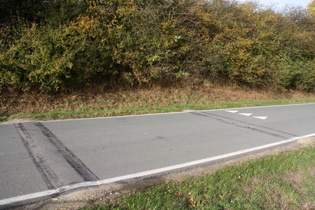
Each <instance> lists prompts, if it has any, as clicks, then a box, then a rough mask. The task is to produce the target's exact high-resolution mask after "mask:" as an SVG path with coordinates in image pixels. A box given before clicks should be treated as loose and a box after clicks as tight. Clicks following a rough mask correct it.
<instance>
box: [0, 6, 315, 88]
mask: <svg viewBox="0 0 315 210" xmlns="http://www.w3.org/2000/svg"><path fill="white" fill-rule="evenodd" d="M3 2H13V3H15V4H12V8H8V7H6V6H3V4H5V3H3ZM1 10H2V13H1V14H2V15H1V20H0V21H1V29H0V30H1V31H0V33H1V34H0V38H1V40H0V46H1V54H0V87H1V88H2V90H6V91H8V90H11V91H16V90H22V91H42V92H55V91H64V90H67V89H83V88H85V87H86V86H94V85H103V86H108V87H117V86H124V85H128V86H139V85H153V84H157V85H166V86H167V85H173V84H174V83H177V82H183V81H184V82H193V83H202V82H203V81H206V80H210V81H216V82H221V83H235V84H238V85H240V86H246V87H250V88H276V89H278V90H290V89H297V90H303V91H315V59H314V58H315V47H314V46H315V17H314V16H312V15H311V14H310V13H307V10H303V9H299V8H290V9H288V10H287V11H283V12H281V13H280V12H275V11H273V10H271V9H266V8H263V7H260V6H259V5H257V4H255V3H245V4H240V3H238V2H236V1H229V0H211V1H201V0H67V1H64V0H49V1H47V0H46V1H39V0H33V1H31V0H29V1H17V0H15V1H14V0H12V1H10V0H3V1H2V5H1ZM310 11H313V10H310Z"/></svg>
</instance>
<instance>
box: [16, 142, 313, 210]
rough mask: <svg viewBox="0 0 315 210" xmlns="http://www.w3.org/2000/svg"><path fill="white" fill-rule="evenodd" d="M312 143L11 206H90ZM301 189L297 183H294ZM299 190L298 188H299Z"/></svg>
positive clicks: (53, 207)
mask: <svg viewBox="0 0 315 210" xmlns="http://www.w3.org/2000/svg"><path fill="white" fill-rule="evenodd" d="M309 146H315V137H312V138H305V139H300V140H297V141H296V142H294V143H292V144H290V145H286V146H282V147H276V148H273V149H269V150H265V151H263V152H259V153H256V154H250V155H247V156H244V157H240V158H237V159H233V160H230V161H226V162H221V163H216V164H212V165H208V166H204V167H198V168H194V169H191V170H186V171H182V172H179V173H171V174H168V175H165V176H162V177H157V178H151V179H146V180H141V181H136V182H130V183H127V184H112V185H105V186H100V187H97V188H90V189H83V190H77V191H74V192H71V193H67V194H64V195H61V196H59V197H57V198H52V199H49V200H45V201H41V202H38V203H35V204H31V205H26V206H23V207H18V208H15V209H80V208H83V207H88V206H94V205H97V204H103V203H108V202H109V203H115V199H116V198H117V196H121V195H125V194H129V193H133V192H136V191H141V190H144V189H145V188H146V187H148V186H150V185H154V184H159V183H164V182H168V181H173V180H181V179H184V178H186V177H194V176H200V175H203V174H206V173H210V172H213V171H215V170H218V169H221V168H223V167H225V166H231V165H237V164H241V163H243V162H244V161H247V160H252V159H256V158H259V157H263V156H266V155H272V154H277V153H281V152H286V151H293V150H297V149H301V148H303V147H309ZM296 179H303V177H302V175H301V174H296ZM297 187H299V188H300V189H301V187H300V186H297ZM301 190H302V189H301ZM310 207H312V206H311V204H307V203H305V209H310Z"/></svg>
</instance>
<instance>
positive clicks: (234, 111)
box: [225, 110, 238, 113]
mask: <svg viewBox="0 0 315 210" xmlns="http://www.w3.org/2000/svg"><path fill="white" fill-rule="evenodd" d="M225 111H226V112H230V113H237V112H238V110H225Z"/></svg>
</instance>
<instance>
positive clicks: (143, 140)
mask: <svg viewBox="0 0 315 210" xmlns="http://www.w3.org/2000/svg"><path fill="white" fill-rule="evenodd" d="M314 133H315V104H300V105H285V106H269V107H254V108H239V109H237V108H235V109H222V110H210V111H187V112H181V113H167V114H152V115H139V116H124V117H107V118H95V119H76V120H56V121H42V122H24V123H14V124H0V208H5V207H8V206H14V205H19V204H23V203H27V202H30V201H34V200H38V199H43V198H48V197H52V196H56V195H59V194H60V193H63V192H65V191H69V190H73V189H78V188H82V187H91V186H99V185H103V184H108V183H116V182H118V183H119V182H128V181H131V180H134V179H142V178H145V177H151V176H156V175H161V174H165V173H171V172H173V171H178V170H183V169H186V168H189V167H196V166H199V165H205V164H211V163H213V162H215V161H222V160H224V159H229V158H233V157H236V156H238V155H244V154H246V153H249V152H255V151H259V150H262V149H266V148H269V147H273V146H277V145H282V144H288V143H290V142H293V141H294V140H296V139H298V138H299V137H302V136H312V135H315V134H314Z"/></svg>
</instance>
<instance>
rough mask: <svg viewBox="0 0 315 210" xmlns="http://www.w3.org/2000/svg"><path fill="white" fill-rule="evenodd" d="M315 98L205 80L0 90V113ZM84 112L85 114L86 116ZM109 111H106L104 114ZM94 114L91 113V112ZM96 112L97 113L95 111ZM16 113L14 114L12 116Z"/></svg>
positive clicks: (307, 95) (309, 94)
mask: <svg viewBox="0 0 315 210" xmlns="http://www.w3.org/2000/svg"><path fill="white" fill-rule="evenodd" d="M306 98H315V94H311V93H303V92H286V93H277V92H273V91H271V90H269V91H259V90H244V89H241V88H239V87H233V86H224V87H223V86H219V85H212V84H205V85H203V86H185V87H169V88H161V87H154V88H150V89H149V88H142V89H141V88H139V89H129V90H118V91H113V90H112V91H106V92H104V91H98V90H97V89H96V88H95V89H90V90H85V91H80V92H72V93H68V94H56V95H45V94H35V93H33V94H28V93H21V94H17V93H15V94H12V93H11V94H9V93H6V94H2V95H1V96H0V115H2V116H4V118H6V119H10V118H14V116H15V115H19V114H23V113H47V112H54V111H93V110H95V111H99V110H121V109H132V108H139V109H146V108H149V107H170V106H182V107H183V109H184V107H185V106H186V105H197V106H198V105H200V106H203V105H209V104H219V103H233V102H240V101H272V100H300V99H306ZM90 115H91V114H86V115H85V116H84V117H89V116H90ZM109 115H111V114H110V113H109V114H108V113H107V116H109ZM92 116H93V114H92ZM97 116H99V115H97ZM15 117H16V116H15Z"/></svg>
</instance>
